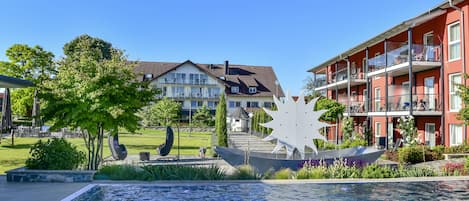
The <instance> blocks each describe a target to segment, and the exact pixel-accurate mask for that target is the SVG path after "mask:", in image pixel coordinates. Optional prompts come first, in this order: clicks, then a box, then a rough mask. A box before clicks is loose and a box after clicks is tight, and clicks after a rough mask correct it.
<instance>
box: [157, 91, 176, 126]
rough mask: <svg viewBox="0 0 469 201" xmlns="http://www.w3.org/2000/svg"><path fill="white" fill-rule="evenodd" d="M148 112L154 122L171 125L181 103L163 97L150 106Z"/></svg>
mask: <svg viewBox="0 0 469 201" xmlns="http://www.w3.org/2000/svg"><path fill="white" fill-rule="evenodd" d="M150 113H151V114H150V115H151V119H152V120H153V121H154V122H153V123H154V124H160V125H163V126H171V125H172V124H173V122H174V121H175V120H177V118H178V117H179V114H180V113H181V104H179V103H178V102H175V101H172V100H170V99H168V98H166V97H164V98H163V99H161V100H159V101H158V102H157V103H156V104H154V105H152V106H151V110H150Z"/></svg>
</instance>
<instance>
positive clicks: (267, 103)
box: [264, 102, 272, 109]
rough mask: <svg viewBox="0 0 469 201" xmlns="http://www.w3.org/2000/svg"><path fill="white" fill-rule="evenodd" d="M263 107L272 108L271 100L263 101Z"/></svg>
mask: <svg viewBox="0 0 469 201" xmlns="http://www.w3.org/2000/svg"><path fill="white" fill-rule="evenodd" d="M264 107H265V108H267V109H270V108H272V102H264Z"/></svg>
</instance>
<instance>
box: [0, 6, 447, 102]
mask: <svg viewBox="0 0 469 201" xmlns="http://www.w3.org/2000/svg"><path fill="white" fill-rule="evenodd" d="M442 2H443V1H442V0H412V1H409V0H387V1H376V0H357V1H347V0H342V1H340V0H339V1H317V0H290V1H281V0H254V1H253V0H170V1H169V0H168V1H163V0H139V1H136V0H134V1H130V0H99V1H98V0H94V1H88V0H82V1H72V0H57V1H56V0H50V1H45V0H44V1H40V0H35V1H33V0H31V1H24V0H15V1H6V0H0V8H2V9H1V12H0V25H1V26H0V60H2V61H5V60H7V58H6V56H5V51H6V50H7V49H8V48H9V47H10V46H12V45H13V44H18V43H19V44H28V45H31V46H34V45H40V46H42V47H43V48H44V49H46V50H48V51H51V52H53V53H54V54H55V55H56V59H57V60H58V59H59V58H60V57H61V56H63V52H62V47H63V45H64V44H65V43H67V42H69V41H71V40H72V39H74V38H75V37H77V36H79V35H81V34H88V35H91V36H93V37H99V38H101V39H104V40H106V41H108V42H110V43H112V44H113V46H114V47H117V48H119V49H122V50H125V52H126V54H127V56H128V59H130V60H138V61H164V62H183V61H186V60H188V59H189V60H191V61H193V62H195V63H208V64H210V63H213V64H221V63H223V61H225V60H229V61H230V63H232V64H245V65H262V66H272V67H273V68H274V71H275V73H276V75H277V78H278V80H279V82H280V85H281V86H282V88H283V89H284V91H289V92H290V94H292V95H297V94H299V93H300V92H301V90H302V88H303V86H304V85H305V79H306V78H307V77H308V76H310V73H308V72H307V70H308V69H310V68H311V67H313V66H315V65H318V64H320V63H322V62H324V61H326V60H328V59H330V58H332V57H334V56H336V55H338V54H340V53H341V52H343V51H345V50H347V49H350V48H351V47H353V46H355V45H357V44H359V43H361V42H363V41H365V40H367V39H369V38H371V37H374V36H376V35H377V34H379V33H382V32H383V31H385V30H387V29H389V28H391V27H392V26H394V25H397V24H399V23H401V22H402V21H405V20H407V19H409V18H412V17H415V16H417V15H419V14H421V13H423V12H425V11H428V10H429V9H431V8H433V7H434V6H436V5H438V4H440V3H442Z"/></svg>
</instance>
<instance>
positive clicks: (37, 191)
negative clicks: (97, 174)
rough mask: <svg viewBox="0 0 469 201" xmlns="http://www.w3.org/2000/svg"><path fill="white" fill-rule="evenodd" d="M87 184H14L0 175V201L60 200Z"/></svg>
mask: <svg viewBox="0 0 469 201" xmlns="http://www.w3.org/2000/svg"><path fill="white" fill-rule="evenodd" d="M88 184H89V183H15V182H7V179H6V176H5V175H0V200H2V201H3V200H5V201H6V200H8V201H26V200H37V201H42V200H44V201H45V200H61V199H63V198H65V197H67V196H69V195H70V194H72V193H74V192H76V191H78V190H80V189H81V188H83V187H85V186H86V185H88Z"/></svg>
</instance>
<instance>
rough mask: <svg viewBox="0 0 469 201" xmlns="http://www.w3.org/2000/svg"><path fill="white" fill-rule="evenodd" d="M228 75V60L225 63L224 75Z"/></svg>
mask: <svg viewBox="0 0 469 201" xmlns="http://www.w3.org/2000/svg"><path fill="white" fill-rule="evenodd" d="M229 74H230V63H229V61H228V60H226V61H225V75H229Z"/></svg>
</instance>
